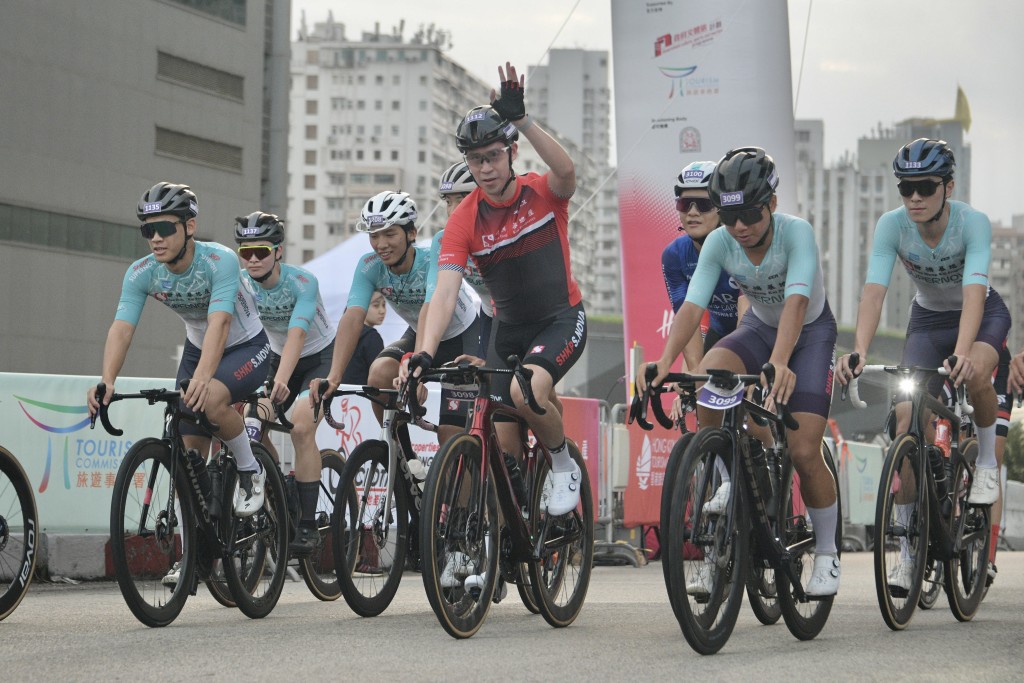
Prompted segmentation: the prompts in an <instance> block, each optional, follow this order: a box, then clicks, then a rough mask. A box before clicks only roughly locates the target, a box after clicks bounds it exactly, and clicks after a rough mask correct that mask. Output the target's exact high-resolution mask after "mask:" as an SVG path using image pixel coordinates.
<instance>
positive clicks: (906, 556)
mask: <svg viewBox="0 0 1024 683" xmlns="http://www.w3.org/2000/svg"><path fill="white" fill-rule="evenodd" d="M916 505H917V503H896V523H897V524H899V525H901V526H902V527H903V528H904V529H906V528H907V527H909V526H910V518H911V517H912V516H913V515H914V506H916ZM899 541H900V562H909V561H910V543H909V541H907V536H906V534H903V535H902V536H900V537H899Z"/></svg>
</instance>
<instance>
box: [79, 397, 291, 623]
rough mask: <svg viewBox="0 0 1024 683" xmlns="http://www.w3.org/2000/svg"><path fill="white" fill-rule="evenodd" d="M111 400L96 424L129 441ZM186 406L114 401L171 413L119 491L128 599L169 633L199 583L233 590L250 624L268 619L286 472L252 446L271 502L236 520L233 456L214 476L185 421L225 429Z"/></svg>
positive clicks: (132, 452)
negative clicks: (192, 446)
mask: <svg viewBox="0 0 1024 683" xmlns="http://www.w3.org/2000/svg"><path fill="white" fill-rule="evenodd" d="M182 386H183V387H184V386H186V385H185V384H184V383H183V385H182ZM105 393H106V386H105V385H103V384H100V385H99V386H98V387H97V392H96V396H97V400H98V401H99V403H100V410H99V412H98V414H97V415H98V417H99V418H100V420H101V421H102V423H103V427H104V429H106V430H107V432H109V433H110V434H112V435H114V436H122V435H123V433H124V432H123V431H122V430H120V429H117V428H115V427H114V426H113V425H112V424H111V422H110V418H109V414H108V411H109V405H104V404H103V396H104V394H105ZM180 398H181V393H180V392H178V391H175V390H167V389H144V390H142V391H140V392H138V393H133V394H113V395H112V396H111V399H110V404H111V405H112V404H113V403H115V402H117V401H122V400H127V399H143V400H146V401H147V402H148V403H149V404H150V405H154V404H156V403H164V404H165V407H164V428H163V435H162V436H161V438H159V439H158V438H152V437H147V438H144V439H141V440H139V441H136V442H135V443H134V444H133V445H132V447H131V448H130V449H129V450H128V453H126V454H125V456H124V459H123V460H122V461H121V466H120V467H119V468H118V472H117V478H116V479H115V482H114V490H113V499H112V500H111V508H110V540H111V558H112V561H113V565H114V575H115V576H116V578H117V583H118V587H119V588H120V590H121V595H122V596H123V597H124V600H125V602H126V603H127V605H128V608H129V609H130V610H131V611H132V614H134V615H135V617H136V618H137V619H138V620H139V621H141V622H142V623H143V624H146V625H147V626H154V627H159V626H166V625H168V624H170V623H171V622H173V621H174V620H175V619H176V618H177V616H178V615H179V614H180V613H181V610H182V608H183V607H184V605H185V601H186V599H187V598H188V596H189V595H195V594H196V589H197V586H198V582H199V580H200V579H202V580H204V581H206V582H207V585H208V586H209V587H210V589H211V592H213V593H214V596H215V597H216V596H217V595H218V591H219V588H220V586H221V584H222V583H223V585H226V587H227V588H228V593H229V595H230V598H231V601H232V602H233V603H234V604H235V605H237V607H238V608H239V610H241V612H242V613H243V614H245V615H246V616H248V617H251V618H254V619H256V618H262V617H265V616H266V615H267V614H269V613H270V612H271V610H273V608H274V606H275V605H276V604H277V601H278V598H279V597H280V596H281V590H282V588H283V586H284V579H285V569H286V562H285V561H284V559H285V558H286V557H287V552H288V517H287V515H288V511H287V507H286V505H287V503H286V499H285V491H284V481H283V479H282V477H281V473H280V472H279V471H278V469H277V467H276V465H275V464H274V461H273V459H272V458H271V457H270V454H269V453H267V451H266V450H265V449H264V448H263V447H262V446H260V445H259V444H254V445H253V454H254V455H255V456H256V459H257V460H258V461H259V462H260V465H261V466H262V467H263V470H264V472H266V482H265V485H264V493H265V496H266V502H265V503H264V505H263V508H262V509H261V510H259V511H258V512H257V513H256V514H254V515H251V516H249V517H237V516H236V515H235V514H234V510H233V504H232V501H233V496H234V490H235V482H236V480H237V477H238V475H237V469H236V466H235V460H234V457H233V456H232V454H231V453H230V452H229V451H227V450H226V449H223V448H222V449H221V450H220V451H219V452H218V454H217V455H216V456H215V457H214V458H213V459H212V460H211V462H210V464H209V466H208V467H207V466H206V464H205V463H204V462H203V460H204V459H203V458H202V457H201V456H199V454H198V453H195V452H193V455H190V453H189V451H188V450H187V449H186V448H185V444H184V441H183V440H182V437H181V433H180V432H179V429H178V427H179V422H180V421H183V420H186V421H191V422H194V423H196V424H198V425H199V426H200V427H202V428H203V429H204V430H205V431H207V432H209V433H211V434H212V433H214V432H216V431H217V430H218V428H217V426H216V425H214V424H213V423H211V422H210V421H209V419H207V418H206V416H205V415H204V414H201V413H200V414H199V415H198V416H197V417H196V418H192V417H191V416H190V415H188V414H187V413H184V412H183V409H182V406H181V402H180ZM95 419H96V416H94V417H93V421H92V426H93V427H95ZM204 469H205V470H206V473H205V474H208V475H209V476H208V477H206V476H204V472H203V470H204ZM204 483H205V485H204ZM218 561H219V563H218ZM172 569H176V570H177V578H176V579H175V580H171V579H170V578H169V574H171V570H172ZM221 573H222V578H221Z"/></svg>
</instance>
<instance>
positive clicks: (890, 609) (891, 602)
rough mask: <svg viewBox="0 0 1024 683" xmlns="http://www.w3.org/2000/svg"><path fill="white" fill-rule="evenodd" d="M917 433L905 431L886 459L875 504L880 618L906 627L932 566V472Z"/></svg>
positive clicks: (897, 627)
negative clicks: (924, 468)
mask: <svg viewBox="0 0 1024 683" xmlns="http://www.w3.org/2000/svg"><path fill="white" fill-rule="evenodd" d="M922 463H923V459H922V457H921V454H920V451H919V446H918V442H917V438H916V437H914V436H912V435H910V434H901V435H900V436H898V437H897V438H896V440H895V441H893V443H892V445H890V446H889V452H888V453H887V454H886V456H885V462H884V463H883V464H882V475H881V479H880V480H879V483H878V502H877V503H876V507H875V530H874V566H875V593H876V594H877V596H878V607H879V608H880V609H881V611H882V619H884V620H885V623H886V625H888V626H889V628H891V629H892V630H894V631H901V630H903V629H905V628H906V627H907V625H908V624H909V623H910V620H911V618H912V617H913V616H914V609H915V608H916V607H917V603H918V600H919V599H920V597H921V588H922V585H923V582H924V573H925V570H926V569H927V568H928V526H929V514H928V496H927V495H926V492H927V489H926V486H927V485H928V475H927V473H926V472H924V471H922V468H921V465H922Z"/></svg>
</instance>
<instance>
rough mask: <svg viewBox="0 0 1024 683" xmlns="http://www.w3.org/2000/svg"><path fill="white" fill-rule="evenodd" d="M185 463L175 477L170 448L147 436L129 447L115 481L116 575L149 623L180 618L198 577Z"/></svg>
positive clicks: (113, 540)
mask: <svg viewBox="0 0 1024 683" xmlns="http://www.w3.org/2000/svg"><path fill="white" fill-rule="evenodd" d="M183 467H184V466H183V465H181V464H180V463H179V466H178V468H177V476H176V477H175V480H174V481H172V479H171V452H170V449H169V448H168V447H167V445H166V444H164V443H163V442H161V441H159V440H157V439H143V440H142V441H138V442H136V443H135V444H134V445H133V446H132V447H131V448H130V449H129V450H128V453H127V454H126V455H125V456H124V459H123V460H122V461H121V466H120V467H119V468H118V470H117V478H116V480H115V481H114V490H113V497H112V499H111V505H110V546H111V549H110V552H111V559H112V560H113V564H114V576H115V577H116V578H117V585H118V587H119V588H120V589H121V595H122V596H124V601H125V603H127V605H128V609H130V610H131V611H132V614H134V615H135V617H136V618H137V619H138V620H139V621H141V622H142V623H143V624H145V625H146V626H166V625H167V624H170V623H171V622H172V621H174V620H175V619H176V618H177V616H178V614H180V613H181V610H182V608H183V607H184V606H185V600H186V599H187V598H188V595H189V593H190V592H191V590H192V584H193V583H194V581H195V572H196V540H197V539H196V537H197V528H196V522H195V512H194V507H193V506H194V502H193V499H192V495H191V490H190V489H189V487H188V483H187V481H186V479H185V473H184V469H183ZM175 568H177V573H176V575H175V573H174V572H173V571H172V570H173V569H175ZM172 578H173V580H172Z"/></svg>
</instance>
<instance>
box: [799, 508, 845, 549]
mask: <svg viewBox="0 0 1024 683" xmlns="http://www.w3.org/2000/svg"><path fill="white" fill-rule="evenodd" d="M807 514H808V515H810V517H811V526H813V527H814V554H815V555H835V554H836V552H837V551H838V549H837V548H836V524H837V523H838V522H839V501H838V500H837V501H836V502H834V503H832V504H831V505H829V506H828V507H825V508H812V507H808V508H807Z"/></svg>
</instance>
